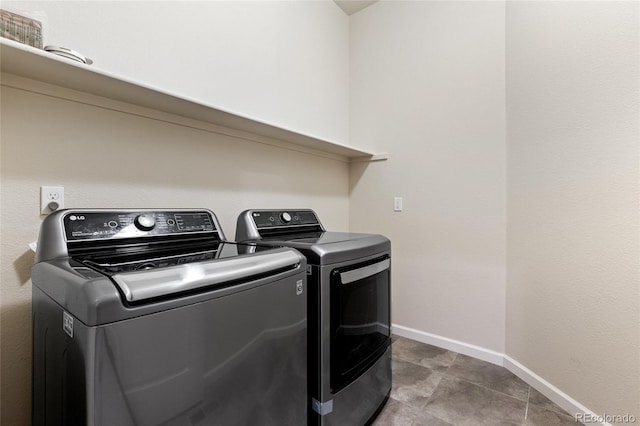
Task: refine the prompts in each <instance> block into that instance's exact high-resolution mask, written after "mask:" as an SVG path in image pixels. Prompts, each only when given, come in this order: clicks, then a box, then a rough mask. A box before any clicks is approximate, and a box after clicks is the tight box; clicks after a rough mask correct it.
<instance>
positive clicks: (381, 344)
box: [330, 255, 391, 393]
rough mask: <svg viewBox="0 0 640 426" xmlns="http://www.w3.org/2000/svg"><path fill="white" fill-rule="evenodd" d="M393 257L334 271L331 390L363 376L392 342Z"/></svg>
mask: <svg viewBox="0 0 640 426" xmlns="http://www.w3.org/2000/svg"><path fill="white" fill-rule="evenodd" d="M390 293H391V259H390V257H389V255H385V256H382V257H379V258H376V259H373V260H370V261H367V262H363V263H359V264H355V265H350V266H347V267H343V268H338V269H335V270H333V271H332V272H331V350H330V352H331V379H330V384H331V391H332V392H334V393H335V392H338V391H339V390H340V389H342V388H344V387H345V386H347V385H348V384H349V383H351V382H352V381H353V380H355V379H356V378H357V377H359V376H360V375H361V374H362V373H363V372H364V371H365V370H366V369H367V368H369V366H371V365H372V364H373V363H374V362H375V361H376V360H377V359H378V358H379V357H380V356H381V355H382V354H383V353H384V351H385V350H386V349H387V347H388V346H389V345H390V342H391V316H390V298H391V294H390Z"/></svg>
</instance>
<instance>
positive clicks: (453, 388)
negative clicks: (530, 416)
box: [424, 376, 526, 426]
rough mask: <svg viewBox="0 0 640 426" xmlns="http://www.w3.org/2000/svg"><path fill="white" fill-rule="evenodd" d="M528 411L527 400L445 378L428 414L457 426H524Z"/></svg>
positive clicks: (428, 404)
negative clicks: (526, 411)
mask: <svg viewBox="0 0 640 426" xmlns="http://www.w3.org/2000/svg"><path fill="white" fill-rule="evenodd" d="M525 409H526V402H525V401H521V400H519V399H516V398H513V397H511V396H507V395H505V394H502V393H499V392H496V391H493V390H491V389H487V388H485V387H482V386H478V385H475V384H473V383H469V382H467V381H464V380H460V379H457V378H455V377H450V376H445V377H444V378H443V379H442V380H441V381H440V384H439V385H438V387H437V389H436V390H435V392H434V393H433V395H432V396H431V398H429V401H428V402H427V404H426V406H425V409H424V411H425V412H427V413H429V414H431V415H433V416H435V417H437V418H439V419H442V420H445V421H447V422H449V423H451V424H454V425H456V426H494V425H495V426H497V425H505V426H506V425H513V426H515V425H518V426H520V425H522V424H523V422H524V418H525Z"/></svg>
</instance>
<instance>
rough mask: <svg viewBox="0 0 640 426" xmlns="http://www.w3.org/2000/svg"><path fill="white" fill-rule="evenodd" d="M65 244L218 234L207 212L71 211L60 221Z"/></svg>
mask: <svg viewBox="0 0 640 426" xmlns="http://www.w3.org/2000/svg"><path fill="white" fill-rule="evenodd" d="M63 224H64V229H65V236H66V238H67V241H77V240H103V239H110V238H131V237H145V236H160V235H175V234H193V233H198V232H207V233H211V232H218V230H217V229H216V225H215V221H214V220H213V218H212V216H211V214H210V213H209V212H207V211H191V210H185V211H178V210H176V211H173V210H170V211H169V210H168V211H135V212H133V211H100V212H96V211H86V212H83V211H72V212H69V213H67V214H66V215H65V216H64V218H63Z"/></svg>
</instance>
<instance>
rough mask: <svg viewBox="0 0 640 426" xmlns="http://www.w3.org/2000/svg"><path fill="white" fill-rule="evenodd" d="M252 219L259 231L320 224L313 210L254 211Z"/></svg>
mask: <svg viewBox="0 0 640 426" xmlns="http://www.w3.org/2000/svg"><path fill="white" fill-rule="evenodd" d="M251 217H252V218H253V221H254V222H255V224H256V226H257V227H258V229H261V228H272V227H274V226H299V225H319V224H320V221H319V220H318V218H317V217H316V215H315V213H314V212H313V211H312V210H254V211H253V212H252V213H251Z"/></svg>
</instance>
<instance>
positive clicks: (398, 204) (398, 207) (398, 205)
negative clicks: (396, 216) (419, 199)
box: [393, 197, 402, 212]
mask: <svg viewBox="0 0 640 426" xmlns="http://www.w3.org/2000/svg"><path fill="white" fill-rule="evenodd" d="M393 211H394V212H401V211H402V197H394V198H393Z"/></svg>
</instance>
